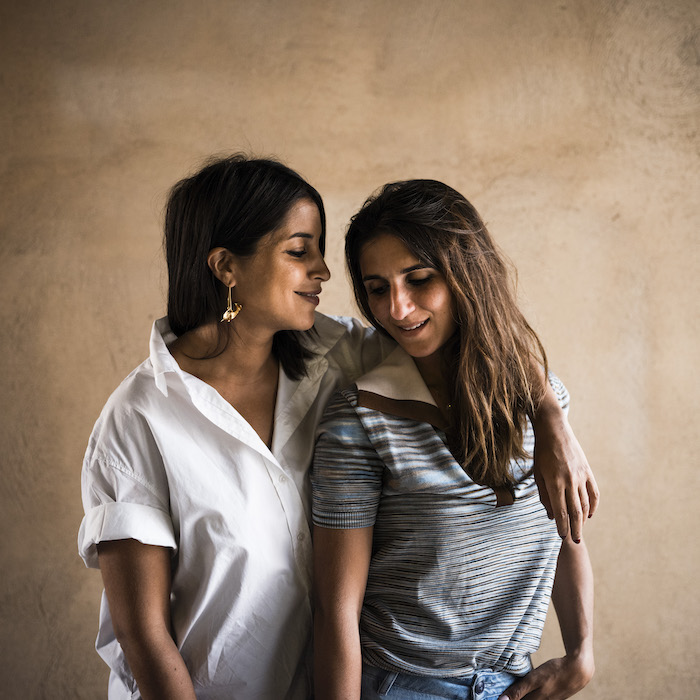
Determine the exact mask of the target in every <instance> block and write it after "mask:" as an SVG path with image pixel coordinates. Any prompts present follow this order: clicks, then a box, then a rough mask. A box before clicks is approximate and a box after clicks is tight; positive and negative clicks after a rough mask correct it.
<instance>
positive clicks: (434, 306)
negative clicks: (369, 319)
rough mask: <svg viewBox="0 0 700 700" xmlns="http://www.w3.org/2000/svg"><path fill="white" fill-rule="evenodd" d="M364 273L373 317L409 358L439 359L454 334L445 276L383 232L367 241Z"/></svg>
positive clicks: (364, 281) (455, 325)
mask: <svg viewBox="0 0 700 700" xmlns="http://www.w3.org/2000/svg"><path fill="white" fill-rule="evenodd" d="M360 270H361V274H362V283H363V284H364V286H365V290H366V292H367V298H368V301H369V307H370V310H371V311H372V313H373V314H374V317H375V318H376V319H377V321H379V323H380V324H381V325H382V327H383V328H384V330H385V331H386V332H387V333H389V335H390V336H391V337H392V338H394V340H395V341H396V342H397V343H398V344H399V345H400V346H401V347H402V348H403V349H404V350H405V351H406V352H407V353H408V354H409V355H411V357H414V358H427V357H431V356H433V355H435V354H436V353H437V352H438V351H439V350H440V348H442V346H443V345H444V344H445V343H446V342H447V341H448V340H449V339H450V338H451V337H452V336H453V335H454V333H455V331H456V330H457V324H456V323H455V321H454V317H453V314H452V294H451V292H450V290H449V289H448V287H447V282H446V281H445V278H444V277H443V276H442V274H441V273H440V272H438V271H437V270H436V269H435V268H432V267H429V266H427V265H426V264H425V263H423V262H421V261H420V260H419V259H418V258H417V257H416V256H415V255H414V254H413V253H412V252H411V251H410V250H409V249H408V248H407V247H406V246H405V245H404V244H403V243H402V242H401V241H400V240H399V239H398V238H396V236H392V235H391V234H386V233H383V234H380V235H378V236H377V237H376V238H373V239H372V240H371V241H369V242H368V243H366V244H365V245H364V246H363V248H362V251H361V253H360Z"/></svg>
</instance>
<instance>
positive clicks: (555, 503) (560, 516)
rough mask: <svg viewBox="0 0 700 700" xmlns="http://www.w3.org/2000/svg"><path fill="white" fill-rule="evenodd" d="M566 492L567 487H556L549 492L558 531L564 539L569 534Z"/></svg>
mask: <svg viewBox="0 0 700 700" xmlns="http://www.w3.org/2000/svg"><path fill="white" fill-rule="evenodd" d="M566 493H567V489H564V488H555V490H554V491H553V492H552V493H549V499H550V502H551V504H552V514H553V515H554V520H555V521H556V523H557V532H558V533H559V537H561V538H562V539H564V538H565V537H566V536H567V535H568V534H569V506H568V505H567V502H566Z"/></svg>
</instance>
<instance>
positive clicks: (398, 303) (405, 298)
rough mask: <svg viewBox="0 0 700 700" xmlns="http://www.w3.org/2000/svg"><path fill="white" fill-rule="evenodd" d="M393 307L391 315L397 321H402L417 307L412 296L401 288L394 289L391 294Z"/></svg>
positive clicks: (391, 307)
mask: <svg viewBox="0 0 700 700" xmlns="http://www.w3.org/2000/svg"><path fill="white" fill-rule="evenodd" d="M390 299H391V306H390V308H389V313H390V314H391V318H393V319H394V320H395V321H401V320H403V319H404V318H406V316H408V315H409V314H410V313H411V311H413V309H414V307H415V305H414V303H413V300H412V299H411V295H410V294H408V292H407V291H406V290H405V289H403V288H400V287H394V288H393V289H392V290H391V292H390Z"/></svg>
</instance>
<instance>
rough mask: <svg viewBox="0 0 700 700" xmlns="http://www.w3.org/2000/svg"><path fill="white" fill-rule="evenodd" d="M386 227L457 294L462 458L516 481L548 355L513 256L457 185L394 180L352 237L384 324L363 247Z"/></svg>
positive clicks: (453, 378) (451, 366)
mask: <svg viewBox="0 0 700 700" xmlns="http://www.w3.org/2000/svg"><path fill="white" fill-rule="evenodd" d="M382 233H388V234H391V235H393V236H396V237H397V238H398V239H399V240H400V241H401V242H402V243H403V244H404V245H405V246H406V247H407V248H408V249H409V250H410V251H411V252H412V253H413V254H414V255H415V256H416V257H417V258H418V259H419V260H421V261H422V262H423V263H425V264H426V265H429V266H430V267H433V268H435V269H437V270H438V271H439V272H440V273H441V274H442V275H443V276H444V278H445V280H446V282H447V285H448V287H449V289H450V292H451V293H452V297H453V299H454V313H455V316H456V318H455V321H456V323H457V327H458V331H457V333H456V334H455V337H454V338H453V339H452V340H451V341H448V345H447V346H445V348H444V350H445V351H444V352H443V361H444V362H445V371H446V372H447V373H448V375H447V376H448V377H449V381H448V386H449V387H450V389H451V391H452V397H451V399H452V400H451V405H452V409H453V410H452V411H451V423H450V427H449V438H450V447H451V449H452V452H453V453H454V455H455V458H456V459H457V461H458V462H459V463H460V464H461V465H462V467H463V468H464V469H465V470H466V471H467V473H468V474H469V475H470V476H471V477H472V478H473V479H474V480H475V481H477V482H479V483H482V484H485V485H487V486H491V487H493V488H503V487H506V488H512V483H513V477H512V474H511V470H510V461H511V459H513V458H515V459H524V458H526V457H527V455H526V453H525V452H524V450H523V430H524V427H525V421H526V417H527V416H528V415H529V416H532V415H533V413H534V410H535V407H536V405H537V404H538V403H539V401H540V399H541V396H542V393H543V386H542V382H541V381H540V380H539V379H538V378H537V376H536V375H537V367H538V363H539V364H541V365H543V366H544V368H545V372H546V369H547V358H546V355H545V352H544V348H543V347H542V344H541V343H540V341H539V338H538V337H537V335H536V334H535V332H534V331H533V330H532V328H531V327H530V325H529V324H528V323H527V321H526V320H525V318H524V316H523V315H522V313H521V312H520V310H519V309H518V307H517V305H516V301H515V292H514V289H513V287H512V284H511V280H510V275H509V270H508V266H507V264H506V262H505V259H504V257H503V256H502V255H501V254H500V253H499V251H498V249H497V248H496V245H495V244H494V242H493V239H492V238H491V236H490V234H489V232H488V231H487V229H486V226H485V225H484V223H483V221H482V220H481V217H480V216H479V214H478V213H477V211H476V209H475V208H474V207H473V206H472V205H471V204H470V203H469V202H468V201H467V199H465V197H463V196H462V195H461V194H460V193H459V192H457V191H456V190H454V189H452V188H451V187H448V186H447V185H445V184H443V183H441V182H437V181H435V180H407V181H404V182H394V183H390V184H388V185H385V186H384V187H383V188H382V189H381V190H380V191H379V192H378V193H376V194H374V195H373V196H372V197H370V198H369V199H368V200H367V201H366V202H365V204H364V206H363V207H362V209H361V210H360V211H359V212H358V213H357V214H356V215H355V216H354V217H353V218H352V220H351V222H350V226H349V228H348V232H347V236H346V239H345V257H346V261H347V265H348V269H349V270H350V276H351V278H352V283H353V287H354V291H355V298H356V300H357V303H358V305H359V306H360V309H361V310H362V313H363V314H364V315H365V317H366V318H367V319H368V320H369V321H370V322H371V323H372V324H373V325H374V326H375V327H376V328H377V329H378V330H380V331H383V329H382V328H381V326H380V325H379V324H378V322H377V320H376V319H375V318H374V316H373V315H372V312H371V310H370V306H369V300H368V296H367V291H366V289H365V286H364V284H363V283H362V272H361V270H360V254H361V252H362V248H363V246H364V245H365V244H366V243H367V242H368V241H370V240H372V239H373V238H374V237H376V236H377V235H379V234H382ZM383 332H384V331H383Z"/></svg>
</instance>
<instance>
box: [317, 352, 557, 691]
mask: <svg viewBox="0 0 700 700" xmlns="http://www.w3.org/2000/svg"><path fill="white" fill-rule="evenodd" d="M550 382H551V384H552V386H553V387H554V390H555V392H556V394H557V396H558V398H559V401H560V403H561V404H562V406H563V407H564V409H565V410H566V409H568V393H567V391H566V389H565V388H564V386H563V384H562V383H561V382H560V381H559V380H558V379H557V378H556V377H554V376H553V375H550ZM440 425H441V418H440V412H439V410H438V409H437V406H436V405H435V402H434V401H433V399H432V396H431V395H430V392H429V391H428V389H427V387H426V386H425V383H424V382H423V380H422V378H421V376H420V373H419V372H418V370H417V368H416V366H415V364H414V363H413V361H412V359H411V358H410V357H409V356H408V355H407V354H406V353H405V352H404V351H403V350H402V349H401V348H397V350H396V351H394V352H393V353H392V354H391V355H390V356H389V357H388V358H387V359H386V360H385V361H384V363H382V365H380V366H379V367H377V368H376V369H375V370H373V371H372V372H370V373H369V374H367V375H365V376H364V377H363V378H362V379H360V380H359V381H358V382H357V384H356V385H353V386H352V387H350V388H348V389H346V390H344V391H342V392H340V393H339V394H336V396H335V397H334V398H333V400H332V401H331V403H330V404H329V405H328V407H327V409H326V413H325V417H324V419H323V421H322V423H321V426H320V429H319V431H320V432H319V436H318V441H317V445H316V452H315V456H314V466H313V472H312V482H313V520H314V523H315V524H316V525H319V526H321V527H326V528H333V529H345V528H362V527H372V526H373V527H374V533H373V547H372V559H371V563H370V568H369V574H368V580H367V588H366V592H365V599H364V603H363V608H362V615H361V620H360V637H361V644H362V656H363V660H364V662H365V663H367V664H369V665H372V666H377V667H380V668H384V669H387V670H392V671H399V672H404V673H409V674H414V675H420V676H435V677H453V678H454V677H460V676H468V675H471V674H473V673H474V672H475V671H476V670H479V669H486V668H490V669H493V670H494V671H507V672H510V673H514V674H516V675H522V674H524V673H527V672H528V671H529V670H530V668H531V662H530V654H531V653H532V652H534V651H535V650H536V649H537V647H538V646H539V643H540V637H541V634H542V627H543V625H544V620H545V616H546V613H547V608H548V606H549V600H550V595H551V589H552V584H553V581H554V573H555V569H556V563H557V556H558V553H559V548H560V544H561V540H560V538H559V536H558V535H557V530H556V526H555V524H554V523H553V522H552V521H550V520H549V519H548V518H547V515H546V512H545V510H544V508H543V506H542V505H541V503H540V500H539V496H538V491H537V487H536V485H535V482H534V478H533V476H532V474H531V473H530V472H531V467H532V462H531V460H530V461H528V462H526V463H520V464H517V463H515V462H514V463H513V464H512V470H513V473H514V476H515V477H516V479H517V483H516V486H515V500H514V501H513V502H512V503H509V501H512V498H510V497H508V498H506V499H504V498H503V497H502V496H497V495H496V494H495V493H494V491H493V490H492V489H490V488H488V487H486V486H482V485H480V484H477V483H475V482H474V481H472V480H471V479H470V477H469V476H468V475H467V474H466V473H465V471H464V470H463V469H462V467H460V465H459V464H458V463H457V462H456V461H455V460H454V457H453V456H452V454H451V452H450V450H449V449H448V447H447V444H446V438H445V433H444V432H443V430H442V429H441V427H440ZM533 445H534V436H533V433H532V429H531V427H530V426H529V425H528V429H527V432H526V436H525V447H526V449H527V450H528V451H529V452H530V453H531V452H532V447H533Z"/></svg>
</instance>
